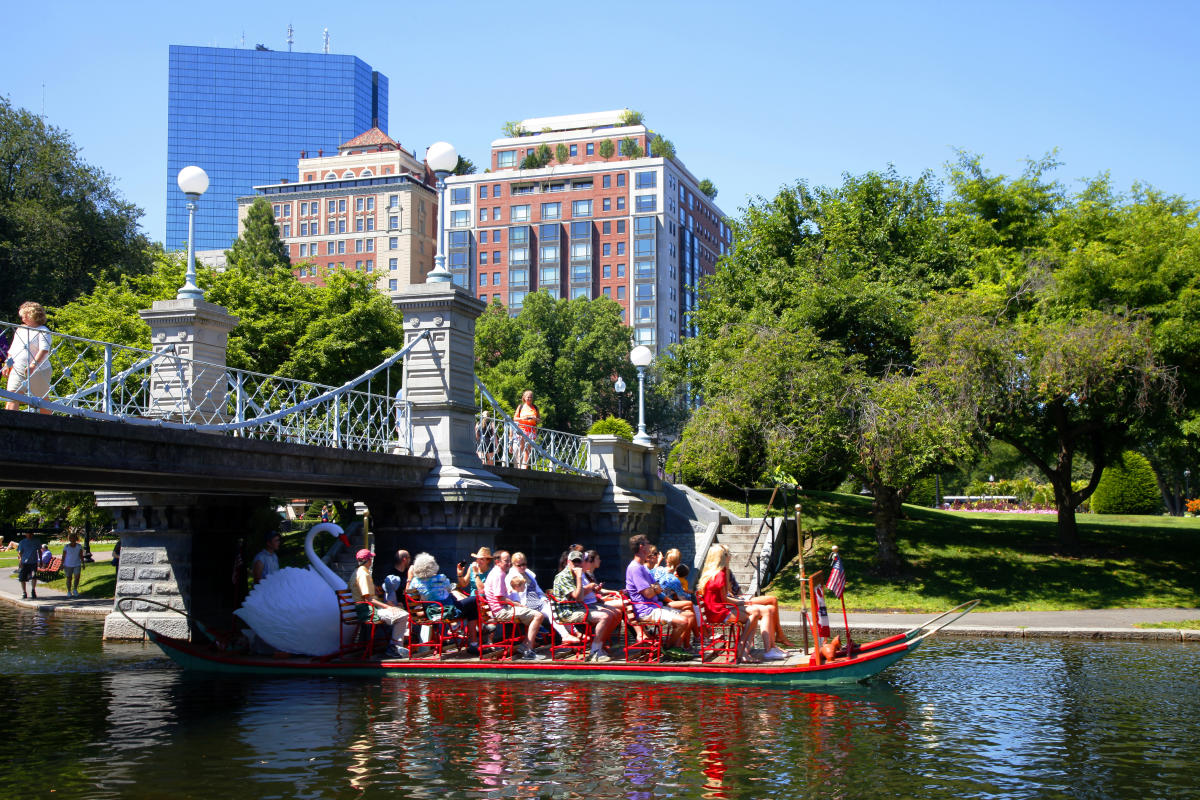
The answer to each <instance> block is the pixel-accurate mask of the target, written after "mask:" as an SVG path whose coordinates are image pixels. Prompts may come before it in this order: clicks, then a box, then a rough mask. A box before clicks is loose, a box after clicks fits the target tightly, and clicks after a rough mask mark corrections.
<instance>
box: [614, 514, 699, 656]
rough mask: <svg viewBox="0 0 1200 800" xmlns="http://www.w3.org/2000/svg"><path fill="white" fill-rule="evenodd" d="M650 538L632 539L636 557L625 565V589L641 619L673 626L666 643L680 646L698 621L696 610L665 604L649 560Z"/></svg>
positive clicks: (669, 645) (674, 646)
mask: <svg viewBox="0 0 1200 800" xmlns="http://www.w3.org/2000/svg"><path fill="white" fill-rule="evenodd" d="M651 547H652V545H651V544H650V540H649V539H647V538H646V537H645V535H643V534H640V533H639V534H637V535H635V536H631V537H630V538H629V550H630V552H631V553H632V554H633V559H632V560H631V561H630V562H629V566H627V567H626V568H625V591H626V593H628V595H629V599H630V601H631V602H632V603H633V613H634V614H635V615H637V617H638V619H642V620H645V621H647V622H657V623H659V624H660V625H667V626H669V633H668V634H667V638H666V642H665V643H664V644H665V645H666V647H667V648H668V649H674V648H677V647H679V643H680V641H682V639H683V636H684V634H685V633H687V631H688V629H689V628H692V627H693V626H694V625H695V622H696V615H695V613H694V612H692V611H690V610H689V611H680V610H677V609H674V608H671V607H670V606H667V605H664V604H663V602H662V601H661V600H659V599H658V596H659V595H660V594H662V586H660V585H659V584H658V583H656V582H655V581H654V577H653V576H652V575H651V574H650V570H649V569H647V568H646V561H647V559H648V558H649V556H650V548H651Z"/></svg>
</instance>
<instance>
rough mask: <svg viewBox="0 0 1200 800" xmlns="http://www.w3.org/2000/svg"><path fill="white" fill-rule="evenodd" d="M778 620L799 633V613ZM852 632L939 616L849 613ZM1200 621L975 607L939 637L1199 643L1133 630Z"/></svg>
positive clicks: (1195, 614)
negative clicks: (1150, 624) (1146, 624)
mask: <svg viewBox="0 0 1200 800" xmlns="http://www.w3.org/2000/svg"><path fill="white" fill-rule="evenodd" d="M829 611H830V614H829V621H830V624H831V626H832V628H833V631H834V632H835V633H836V632H837V631H839V630H841V629H842V627H843V622H842V615H841V609H838V610H837V611H836V612H835V611H834V610H833V609H832V608H830V609H829ZM779 613H780V622H782V623H783V625H784V626H786V627H787V628H788V631H789V635H790V632H791V631H792V630H796V631H797V632H798V631H799V626H800V612H798V611H788V610H786V609H780V612H779ZM848 616H849V618H850V631H851V633H856V634H858V635H859V636H862V637H869V638H878V637H882V636H887V635H891V634H894V633H901V632H903V631H907V630H909V629H910V628H915V627H916V626H918V625H920V624H921V623H923V622H926V621H928V620H930V619H932V618H933V617H935V616H937V615H936V614H900V613H893V614H867V613H861V612H860V613H856V612H853V611H851V612H850V613H849V615H848ZM1184 620H1200V608H1101V609H1085V610H1080V611H979V610H976V611H972V612H971V613H970V614H967V615H966V616H965V617H962V618H961V619H959V620H958V621H957V622H955V623H953V624H952V625H950V626H948V627H946V628H943V629H942V630H940V631H938V633H937V635H938V636H998V637H1005V638H1018V639H1127V640H1151V639H1154V640H1164V641H1174V642H1179V641H1189V642H1200V630H1187V629H1181V628H1135V627H1134V626H1135V625H1137V624H1139V623H1161V622H1183V621H1184Z"/></svg>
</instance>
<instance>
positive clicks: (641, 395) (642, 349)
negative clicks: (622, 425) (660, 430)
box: [629, 344, 654, 445]
mask: <svg viewBox="0 0 1200 800" xmlns="http://www.w3.org/2000/svg"><path fill="white" fill-rule="evenodd" d="M629 360H630V361H632V362H633V365H634V366H635V367H637V371H638V432H637V435H636V436H634V437H633V441H634V443H635V444H644V445H650V444H653V443H652V442H651V441H650V434H648V433H646V367H648V366H650V362H651V361H653V360H654V353H652V352H650V348H649V347H646V345H644V344H639V345H638V346H637V347H635V348H633V350H631V351H630V352H629Z"/></svg>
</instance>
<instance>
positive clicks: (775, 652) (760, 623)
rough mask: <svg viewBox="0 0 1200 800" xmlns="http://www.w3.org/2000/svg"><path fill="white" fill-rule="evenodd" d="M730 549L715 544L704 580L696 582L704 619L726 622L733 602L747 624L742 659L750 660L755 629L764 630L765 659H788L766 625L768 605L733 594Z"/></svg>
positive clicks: (707, 560)
mask: <svg viewBox="0 0 1200 800" xmlns="http://www.w3.org/2000/svg"><path fill="white" fill-rule="evenodd" d="M730 574H731V573H730V572H729V548H728V547H726V546H725V545H723V544H714V545H713V546H712V547H710V548H709V549H708V555H707V556H705V558H704V568H703V569H702V570H701V571H700V580H698V581H696V593H697V595H698V596H699V597H700V602H701V603H703V604H704V618H705V619H706V620H708V621H710V622H723V621H724V620H725V619H726V618H727V617H728V616H729V613H730V611H729V607H728V605H727V604H730V603H732V604H733V605H734V606H735V607H736V609H737V615H738V619H739V620H741V621H743V622H744V623H745V627H743V629H742V634H741V641H740V642H739V649H738V659H739V660H741V661H750V660H752V659H751V656H750V650H751V647H752V646H753V644H754V632H755V630H756V629H758V630H761V631H762V638H763V647H764V650H765V652H764V653H763V658H764V659H766V660H767V661H779V660H781V659H784V658H787V654H785V653H784V652H783V651H782V650H780V649H779V648H777V647H775V635H774V633H773V632H772V631H771V629H770V628H769V627H767V625H766V616H767V611H766V606H754V605H750V604H749V603H747V602H746V601H745V600H743V599H742V598H740V597H736V596H734V595H731V594H729V578H730Z"/></svg>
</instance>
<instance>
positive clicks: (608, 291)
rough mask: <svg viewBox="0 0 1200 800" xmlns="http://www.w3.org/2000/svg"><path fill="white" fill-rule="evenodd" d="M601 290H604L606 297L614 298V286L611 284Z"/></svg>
mask: <svg viewBox="0 0 1200 800" xmlns="http://www.w3.org/2000/svg"><path fill="white" fill-rule="evenodd" d="M600 291H602V292H603V293H604V296H605V297H607V298H609V299H612V287H611V286H605V287H604V288H603V289H601V290H600Z"/></svg>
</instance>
